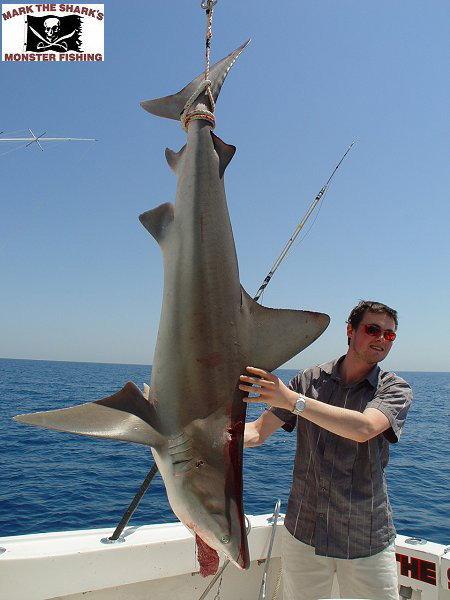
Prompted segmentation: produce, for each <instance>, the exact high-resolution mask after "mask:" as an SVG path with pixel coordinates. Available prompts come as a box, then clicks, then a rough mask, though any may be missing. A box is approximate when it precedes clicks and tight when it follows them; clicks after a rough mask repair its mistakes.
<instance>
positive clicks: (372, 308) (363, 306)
mask: <svg viewBox="0 0 450 600" xmlns="http://www.w3.org/2000/svg"><path fill="white" fill-rule="evenodd" d="M366 312H373V313H385V314H387V315H389V316H390V317H392V318H393V319H394V322H395V329H397V327H398V317H397V311H396V310H394V309H393V308H390V307H389V306H386V304H382V303H381V302H373V301H372V300H360V301H359V302H358V304H357V305H356V306H355V308H353V309H352V311H351V313H350V314H349V316H348V319H347V323H349V324H350V325H351V326H352V329H358V326H359V324H360V323H361V321H362V318H363V317H364V315H365V314H366ZM349 343H350V340H349Z"/></svg>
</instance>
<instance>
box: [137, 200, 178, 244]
mask: <svg viewBox="0 0 450 600" xmlns="http://www.w3.org/2000/svg"><path fill="white" fill-rule="evenodd" d="M174 211H175V207H174V205H173V204H172V203H171V202H165V203H164V204H161V205H160V206H157V207H156V208H153V209H152V210H148V211H147V212H145V213H142V214H141V215H139V221H140V222H141V223H142V225H143V226H144V227H145V229H147V231H148V232H149V233H151V234H152V236H153V237H154V238H155V240H156V241H157V242H158V243H161V241H162V240H163V239H164V236H165V234H166V233H167V229H168V227H169V226H170V224H171V223H172V221H173V218H174Z"/></svg>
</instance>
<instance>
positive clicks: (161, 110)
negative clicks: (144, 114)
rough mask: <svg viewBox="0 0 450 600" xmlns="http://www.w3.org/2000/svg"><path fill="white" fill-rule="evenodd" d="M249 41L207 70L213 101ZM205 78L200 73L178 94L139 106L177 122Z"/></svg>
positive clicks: (147, 101) (142, 103)
mask: <svg viewBox="0 0 450 600" xmlns="http://www.w3.org/2000/svg"><path fill="white" fill-rule="evenodd" d="M249 42H250V40H247V41H246V42H244V43H243V44H242V46H239V48H236V50H234V51H233V52H231V53H230V54H229V55H228V56H226V57H225V58H223V59H222V60H220V61H219V62H217V63H216V64H215V65H213V66H212V67H211V68H210V70H209V79H210V81H211V92H212V95H213V98H214V101H216V100H217V98H218V96H219V93H220V90H221V88H222V85H223V82H224V81H225V78H226V76H227V75H228V72H229V70H230V69H231V67H232V66H233V64H234V63H235V61H236V59H237V58H238V56H239V55H240V53H241V52H242V50H243V49H244V48H245V47H246V46H247V44H249ZM204 78H205V74H204V73H202V74H201V75H199V76H198V77H196V78H195V79H194V80H193V81H191V83H189V84H188V85H187V86H186V87H185V88H183V89H182V90H181V91H180V92H178V94H173V95H172V96H165V97H164V98H156V99H155V100H146V101H145V102H141V106H142V108H143V109H145V110H146V111H148V112H149V113H152V114H153V115H156V116H157V117H166V118H167V119H175V120H179V119H180V115H181V113H182V112H183V109H184V107H185V105H186V102H187V101H188V100H189V98H190V97H191V96H192V94H194V93H195V91H196V90H198V89H199V87H200V84H201V83H202V81H203V80H204Z"/></svg>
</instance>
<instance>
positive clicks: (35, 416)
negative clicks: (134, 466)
mask: <svg viewBox="0 0 450 600" xmlns="http://www.w3.org/2000/svg"><path fill="white" fill-rule="evenodd" d="M14 420H15V421H18V422H19V423H26V424H27V425H36V426H37V427H44V428H46V429H54V430H56V431H65V432H68V433H78V434H80V435H88V436H92V437H99V438H108V439H113V440H122V441H126V442H135V443H136V444H145V445H146V446H153V447H155V448H158V447H159V446H161V445H162V444H163V443H164V438H163V436H162V435H161V434H160V433H159V431H158V429H159V422H158V417H157V415H156V413H155V410H154V408H153V406H152V404H150V402H148V401H147V400H146V399H145V397H144V395H143V394H142V392H141V391H140V389H139V388H138V387H137V386H136V385H134V383H131V382H128V383H127V384H126V385H125V386H124V387H123V388H122V389H121V390H120V391H119V392H116V393H115V394H113V395H112V396H108V397H107V398H103V399H102V400H97V401H95V402H89V403H88V404H80V405H79V406H72V407H70V408H62V409H60V410H49V411H46V412H38V413H30V414H26V415H17V416H16V417H14Z"/></svg>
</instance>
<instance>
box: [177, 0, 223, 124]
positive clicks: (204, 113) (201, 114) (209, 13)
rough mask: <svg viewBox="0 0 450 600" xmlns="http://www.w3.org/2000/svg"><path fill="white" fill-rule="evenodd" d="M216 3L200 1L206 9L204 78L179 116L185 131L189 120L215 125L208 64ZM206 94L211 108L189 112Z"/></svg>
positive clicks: (215, 0) (215, 1) (213, 0)
mask: <svg viewBox="0 0 450 600" xmlns="http://www.w3.org/2000/svg"><path fill="white" fill-rule="evenodd" d="M215 4H217V0H207V1H206V2H202V8H204V9H205V10H206V36H205V46H206V58H205V79H204V80H203V81H202V83H201V84H200V85H199V87H198V88H197V90H196V91H195V92H194V93H193V94H192V96H191V97H190V98H189V100H188V101H187V102H186V104H185V105H184V108H183V112H182V113H181V116H180V121H181V126H182V128H183V129H184V131H186V132H187V128H188V124H189V122H190V121H195V120H197V119H201V120H205V119H206V120H207V121H209V122H210V123H211V126H212V128H213V129H214V127H215V126H216V119H215V117H214V111H215V109H216V103H215V102H214V97H213V95H212V92H211V85H212V82H211V80H210V79H209V66H210V56H211V38H212V17H213V6H214V5H215ZM205 91H206V93H207V94H208V98H209V102H210V104H211V110H208V109H207V108H206V107H205V108H204V109H201V110H194V111H192V112H189V109H190V108H191V106H192V104H193V103H194V102H195V100H196V99H197V98H198V97H199V96H200V94H202V93H203V92H205Z"/></svg>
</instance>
